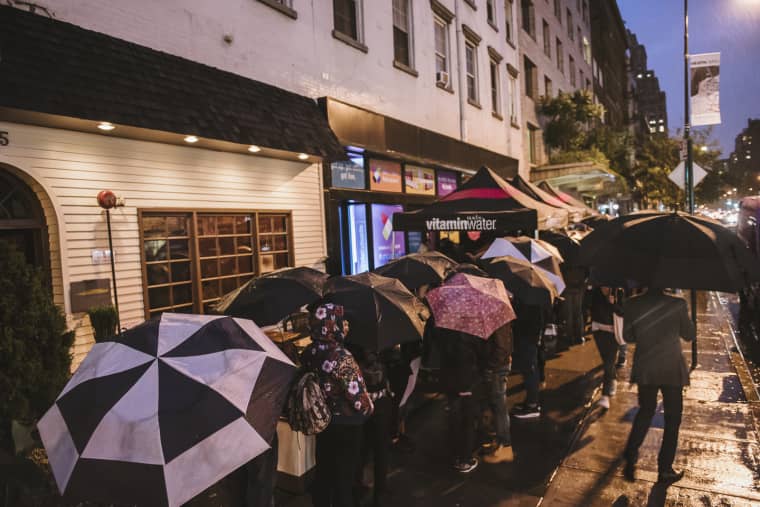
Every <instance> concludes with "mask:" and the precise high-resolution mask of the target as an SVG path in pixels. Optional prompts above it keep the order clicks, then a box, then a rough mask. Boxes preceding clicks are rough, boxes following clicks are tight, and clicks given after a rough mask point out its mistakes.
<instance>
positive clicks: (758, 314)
mask: <svg viewBox="0 0 760 507" xmlns="http://www.w3.org/2000/svg"><path fill="white" fill-rule="evenodd" d="M759 223H760V196H752V197H745V198H743V199H742V200H741V201H740V204H739V215H738V218H737V224H736V233H737V235H738V236H739V237H740V238H741V239H742V240H743V241H744V242H745V243H746V244H747V246H748V247H749V249H750V251H751V252H752V254H753V255H754V256H755V261H756V262H758V263H760V227H759V226H758V224H759ZM739 297H740V301H741V313H742V316H743V318H742V320H743V321H744V323H745V324H747V325H750V326H752V327H754V333H751V334H752V335H753V336H755V337H757V335H758V331H760V284H754V285H753V286H751V287H749V288H748V289H745V290H743V291H742V292H741V293H740V294H739Z"/></svg>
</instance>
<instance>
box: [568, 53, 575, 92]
mask: <svg viewBox="0 0 760 507" xmlns="http://www.w3.org/2000/svg"><path fill="white" fill-rule="evenodd" d="M568 59H569V66H570V68H569V69H568V72H569V73H570V84H571V85H573V86H575V59H574V58H573V55H568Z"/></svg>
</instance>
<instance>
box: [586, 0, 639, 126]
mask: <svg viewBox="0 0 760 507" xmlns="http://www.w3.org/2000/svg"><path fill="white" fill-rule="evenodd" d="M591 48H592V57H593V59H592V72H593V76H594V94H595V95H596V97H597V98H598V100H599V102H601V103H602V105H603V106H604V109H605V115H604V122H605V123H606V124H608V125H611V126H613V127H616V128H625V127H627V126H628V124H629V122H630V116H629V108H628V104H629V103H630V100H631V96H630V90H629V82H628V35H627V31H626V28H625V23H623V18H622V17H621V16H620V10H619V9H618V6H617V2H616V1H615V0H591Z"/></svg>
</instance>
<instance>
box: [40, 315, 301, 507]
mask: <svg viewBox="0 0 760 507" xmlns="http://www.w3.org/2000/svg"><path fill="white" fill-rule="evenodd" d="M294 373H295V367H294V365H293V363H291V362H290V361H289V360H288V358H287V357H285V355H284V354H283V353H282V352H280V350H279V349H278V348H277V347H276V346H275V345H274V344H273V343H272V342H271V341H270V340H269V338H267V337H266V336H265V335H264V333H263V332H262V331H261V330H260V329H259V328H258V327H257V326H256V325H255V324H254V323H253V322H251V321H249V320H244V319H233V318H231V317H224V316H213V315H185V314H171V313H164V314H163V315H161V317H160V319H153V320H150V321H148V322H145V323H143V324H141V325H139V326H137V327H134V328H132V329H130V330H128V331H126V332H124V333H122V334H121V335H119V336H115V337H113V338H112V339H111V341H105V342H100V343H96V344H95V345H94V346H93V347H92V349H91V350H90V352H89V354H88V355H87V357H86V358H85V359H84V361H83V362H82V364H81V365H80V366H79V368H78V369H77V371H76V373H75V374H74V376H73V377H72V378H71V380H69V382H68V384H66V387H65V388H64V389H63V392H62V393H61V395H60V396H59V397H58V399H57V400H56V401H55V404H53V406H52V407H51V408H50V409H49V410H48V411H47V413H46V414H45V415H44V416H43V417H42V419H40V422H39V424H38V425H37V427H38V429H39V432H40V436H41V437H42V442H43V444H44V445H45V449H46V450H47V454H48V458H49V460H50V465H51V467H52V469H53V475H54V476H55V480H56V482H57V483H58V488H59V490H60V492H61V494H65V495H67V496H71V497H74V498H81V499H87V500H94V501H98V502H104V503H118V504H129V505H131V504H139V505H157V506H163V505H165V506H176V505H181V504H182V503H185V502H187V501H188V500H190V499H191V498H192V497H193V496H195V495H197V494H198V493H200V492H202V491H203V490H205V489H206V488H208V487H209V486H211V485H212V484H214V483H215V482H217V481H218V480H219V479H221V478H222V477H224V476H226V475H227V474H229V473H231V472H232V471H233V470H235V469H237V468H239V467H240V466H242V465H243V464H245V463H247V462H248V461H250V460H251V459H253V458H255V457H256V456H258V455H259V454H261V453H262V452H264V451H266V450H267V449H269V443H268V442H271V440H272V438H273V436H274V433H275V426H276V424H277V419H278V417H279V415H280V412H281V410H282V405H283V402H284V401H285V397H286V395H287V390H288V384H289V383H290V380H291V378H292V376H293V374H294Z"/></svg>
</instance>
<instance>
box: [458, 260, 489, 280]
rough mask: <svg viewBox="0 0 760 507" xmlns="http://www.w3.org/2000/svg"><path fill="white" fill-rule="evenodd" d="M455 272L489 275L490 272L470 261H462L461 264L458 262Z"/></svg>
mask: <svg viewBox="0 0 760 507" xmlns="http://www.w3.org/2000/svg"><path fill="white" fill-rule="evenodd" d="M453 273H464V274H466V275H475V276H483V277H488V273H486V272H485V271H483V270H482V269H480V268H479V267H478V266H476V265H475V264H470V263H469V262H462V263H460V264H457V265H456V266H455V267H454V270H453Z"/></svg>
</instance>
